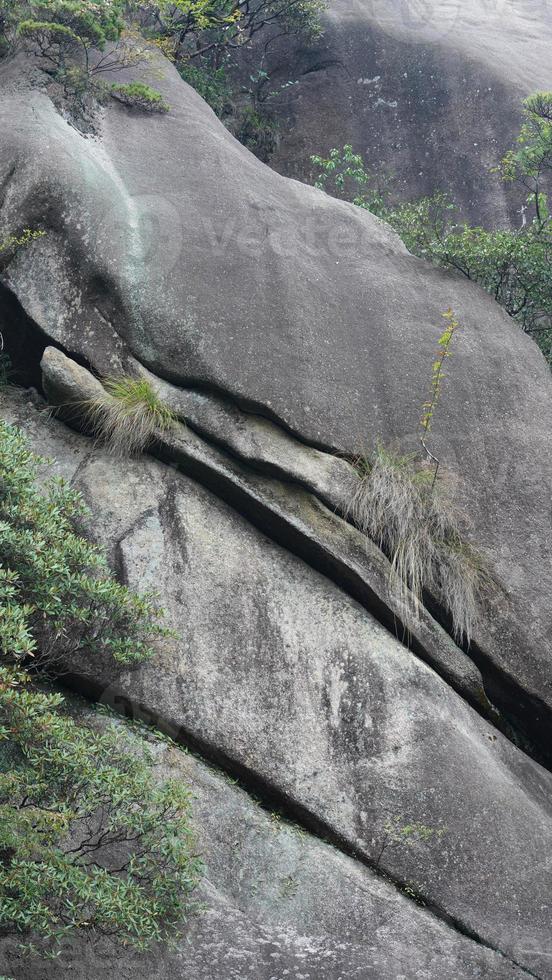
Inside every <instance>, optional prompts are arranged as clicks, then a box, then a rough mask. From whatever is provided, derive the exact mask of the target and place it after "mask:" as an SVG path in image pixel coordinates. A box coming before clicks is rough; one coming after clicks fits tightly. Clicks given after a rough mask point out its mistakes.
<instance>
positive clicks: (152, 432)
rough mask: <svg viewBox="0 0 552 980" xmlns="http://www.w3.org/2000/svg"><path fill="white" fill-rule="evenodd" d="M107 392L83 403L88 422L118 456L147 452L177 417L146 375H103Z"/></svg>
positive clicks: (95, 433) (98, 436) (103, 382)
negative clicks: (111, 376) (110, 376)
mask: <svg viewBox="0 0 552 980" xmlns="http://www.w3.org/2000/svg"><path fill="white" fill-rule="evenodd" d="M102 384H103V387H104V390H105V394H104V395H100V396H99V397H98V398H93V399H89V400H87V401H85V402H83V404H82V408H83V409H84V418H85V422H86V423H87V425H88V426H90V428H91V429H92V431H93V433H94V435H95V436H96V437H97V438H98V439H100V440H101V441H102V442H104V443H105V444H106V445H107V446H108V448H109V450H110V451H111V452H112V453H113V454H114V455H116V456H133V455H136V454H137V453H141V452H144V450H146V449H147V448H148V446H150V445H151V443H152V442H153V440H154V439H155V437H156V435H158V434H159V433H163V432H167V431H168V430H169V429H170V428H171V427H172V426H173V425H174V423H175V421H176V417H175V415H174V413H173V412H172V411H171V409H170V408H169V407H168V406H167V405H165V404H164V403H163V402H162V401H161V399H160V398H159V395H158V394H157V392H156V391H155V389H154V387H153V385H152V384H151V383H150V382H149V381H147V380H146V379H145V378H132V377H129V376H127V375H122V376H120V377H116V378H104V379H103V380H102Z"/></svg>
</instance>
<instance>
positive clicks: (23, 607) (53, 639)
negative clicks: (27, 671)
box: [0, 421, 167, 664]
mask: <svg viewBox="0 0 552 980" xmlns="http://www.w3.org/2000/svg"><path fill="white" fill-rule="evenodd" d="M44 462H45V460H42V459H40V457H37V456H35V455H34V454H33V453H32V452H31V451H30V449H29V448H28V446H27V443H26V440H25V438H24V436H23V434H22V433H21V432H20V431H19V430H18V429H16V428H14V427H13V426H10V425H8V424H7V423H5V422H1V421H0V652H1V654H2V656H3V657H4V658H8V659H9V660H11V661H14V662H22V661H23V662H27V661H28V660H29V658H31V659H32V660H33V661H34V662H40V663H46V664H52V663H56V664H59V663H61V662H66V661H67V660H68V659H69V658H70V657H74V656H75V655H79V656H87V657H89V656H92V655H94V654H96V655H97V654H101V653H105V654H109V655H110V656H111V657H112V658H113V659H114V660H116V661H118V662H119V663H124V664H131V663H135V662H137V661H139V660H143V659H144V658H146V657H148V656H150V655H151V653H152V647H151V642H152V640H154V639H155V638H156V637H159V636H164V635H166V634H167V630H166V629H164V628H163V627H162V625H161V622H160V619H161V616H162V611H161V610H159V609H157V607H156V605H155V602H154V596H152V595H143V596H138V595H134V594H133V593H131V592H130V591H129V590H128V589H126V588H125V587H124V586H122V585H120V584H119V583H118V582H116V581H115V580H114V579H113V578H112V577H111V576H110V575H109V573H108V569H107V564H106V561H105V557H104V556H103V554H102V552H101V551H100V549H99V548H97V547H95V546H94V545H92V544H91V543H90V542H89V541H87V540H86V539H85V538H83V537H81V536H80V535H79V534H77V533H76V531H75V530H74V524H75V521H78V520H79V519H82V517H83V516H85V515H86V513H87V511H86V508H85V506H84V503H83V501H82V499H81V497H80V496H79V494H78V493H76V492H75V491H74V490H72V489H71V488H70V487H68V486H67V485H66V484H65V483H64V482H63V481H60V480H57V481H51V482H50V483H48V484H47V485H46V487H45V488H44V489H43V490H40V489H39V488H38V487H37V485H36V482H35V480H36V476H37V470H38V467H39V466H40V465H41V464H43V463H44Z"/></svg>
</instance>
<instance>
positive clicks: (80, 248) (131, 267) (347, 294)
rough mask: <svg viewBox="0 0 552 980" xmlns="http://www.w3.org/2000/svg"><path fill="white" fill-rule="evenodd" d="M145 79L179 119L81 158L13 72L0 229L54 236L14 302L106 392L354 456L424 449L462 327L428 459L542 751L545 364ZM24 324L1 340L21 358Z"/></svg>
mask: <svg viewBox="0 0 552 980" xmlns="http://www.w3.org/2000/svg"><path fill="white" fill-rule="evenodd" d="M150 70H151V73H152V74H151V79H150V80H153V83H154V84H155V85H156V86H157V87H159V88H161V89H162V90H163V93H164V95H165V96H166V98H167V100H168V102H170V104H171V106H172V108H171V112H170V113H168V114H167V115H166V116H163V117H153V116H152V117H151V118H149V117H148V119H147V120H144V119H143V118H142V117H141V116H138V115H137V114H133V113H129V112H128V111H127V110H126V109H125V108H124V107H123V106H120V105H116V104H113V106H111V107H110V108H109V109H108V110H106V113H105V118H104V120H103V127H102V135H101V138H100V137H98V138H85V137H84V136H83V135H82V134H80V133H79V132H77V131H76V130H75V129H74V128H72V127H71V126H70V125H69V124H68V123H67V122H66V121H65V120H64V119H62V117H61V116H60V115H58V114H57V113H56V111H55V109H54V107H53V106H52V104H51V102H50V101H49V99H48V97H47V96H46V94H45V93H44V92H42V91H39V90H37V89H26V88H25V87H24V86H23V85H22V84H20V85H19V87H17V86H16V85H15V83H16V82H18V80H19V75H18V74H17V72H18V66H17V63H14V62H12V63H10V64H8V63H4V64H3V65H2V67H1V70H0V73H1V78H0V83H1V84H2V86H3V90H4V88H5V91H6V93H7V95H6V98H5V99H3V101H2V105H1V106H0V117H1V118H0V121H1V124H2V132H3V133H4V134H5V138H4V139H3V141H2V146H1V147H0V180H3V181H4V186H5V194H4V197H3V201H2V209H1V214H0V218H1V222H2V227H3V228H4V229H6V230H8V229H10V228H13V227H20V226H25V225H28V226H40V225H42V226H44V228H45V230H46V231H47V235H46V237H45V238H43V239H42V240H40V241H39V242H37V243H35V244H34V245H33V246H32V248H30V249H28V250H26V251H23V252H21V253H20V254H19V255H18V256H17V257H16V258H15V259H14V260H13V261H12V262H10V263H9V266H8V268H7V269H5V270H4V273H3V281H4V283H5V285H6V287H7V288H9V289H10V290H11V291H12V293H13V294H14V295H15V296H16V297H17V298H18V300H19V302H20V303H21V304H22V307H23V308H24V310H25V311H26V313H27V314H28V316H29V317H30V318H31V321H33V322H34V323H36V324H37V325H39V326H40V328H41V330H42V331H43V332H44V334H45V335H46V338H50V341H51V342H53V343H56V344H58V345H60V346H62V347H63V348H64V349H65V350H66V351H67V352H68V353H73V354H74V355H75V356H76V357H77V359H78V360H82V359H83V358H84V359H87V360H88V361H89V362H90V364H91V365H92V367H93V368H94V370H95V371H97V372H99V373H101V374H112V373H113V372H116V371H118V370H121V369H125V370H128V369H131V368H135V366H136V361H139V362H140V363H141V364H142V365H143V366H144V367H147V368H148V369H149V370H150V371H152V372H153V373H154V374H156V375H158V376H159V377H160V378H163V379H164V380H165V381H168V382H171V383H173V384H176V385H178V386H179V387H180V386H182V387H185V388H194V389H199V390H201V391H205V390H208V391H215V393H216V394H218V395H220V396H222V397H223V398H225V399H226V400H230V401H231V402H232V403H233V404H234V405H237V406H238V407H240V408H242V409H243V408H247V409H250V410H251V409H253V410H255V411H256V412H257V413H258V414H260V415H263V416H266V417H269V418H271V419H272V420H275V421H277V422H278V423H279V424H280V425H281V426H282V428H284V429H287V430H288V431H291V432H292V433H295V434H296V435H297V436H298V438H299V440H300V441H301V442H303V443H307V444H309V445H310V446H314V447H315V448H318V449H320V448H328V447H330V448H333V449H337V450H339V451H343V452H347V451H349V452H351V451H356V450H358V449H363V448H364V447H367V448H370V447H371V446H372V445H373V444H374V442H375V441H376V439H377V438H378V437H379V438H381V439H382V440H383V441H384V442H385V443H388V444H392V443H394V442H396V443H397V444H398V445H400V446H401V447H402V448H403V449H409V448H412V447H414V446H416V445H417V424H418V418H419V414H420V405H421V404H422V402H423V401H424V399H425V396H426V391H427V387H428V383H429V376H430V365H431V360H432V352H433V349H434V345H435V341H436V338H437V337H438V335H439V331H440V323H441V312H442V311H443V310H444V309H446V308H447V307H448V306H452V307H453V308H454V309H455V311H456V313H457V315H458V317H459V319H460V322H461V324H462V330H461V331H460V334H459V336H458V338H457V346H456V351H455V356H454V359H453V361H452V362H451V370H450V373H449V377H448V379H447V380H448V386H447V388H446V391H445V392H444V395H443V399H442V402H441V405H440V406H439V416H438V418H437V419H436V423H435V433H434V449H435V451H436V453H437V455H439V456H440V457H441V458H442V461H443V471H446V472H448V474H449V478H450V480H451V482H452V484H453V485H454V486H455V487H456V493H457V498H458V500H459V501H460V502H461V505H462V508H463V511H464V514H465V518H466V522H467V528H466V536H467V537H468V538H469V539H470V540H471V541H472V542H473V543H474V544H475V545H476V546H477V547H478V548H479V549H480V550H481V551H482V552H483V554H484V555H485V556H486V558H487V559H488V562H489V565H490V567H491V570H492V576H493V579H494V582H495V586H496V588H495V590H494V593H493V596H492V598H490V599H489V604H488V609H487V614H486V617H485V618H484V621H483V622H482V624H481V626H480V628H479V629H478V632H477V635H476V637H475V641H476V646H475V649H476V650H479V651H480V654H478V656H480V657H481V663H482V664H484V665H486V667H485V669H487V670H488V671H489V673H493V674H494V676H495V682H494V684H495V688H496V691H497V694H498V695H499V696H500V697H501V698H502V700H503V701H504V703H507V705H508V707H509V709H510V710H512V711H513V712H514V713H515V714H517V715H520V714H523V715H524V722H525V726H526V728H527V729H532V735H533V737H534V738H535V740H537V741H540V743H541V745H546V744H547V743H548V741H549V733H550V731H551V730H552V683H551V668H550V664H551V662H552V660H551V656H550V654H551V636H552V624H551V609H550V602H549V595H550V590H551V588H552V564H551V561H550V553H551V534H552V532H551V526H552V521H551V520H550V514H551V501H550V492H549V487H550V485H551V482H552V453H551V451H550V440H549V432H550V430H551V429H552V379H551V378H550V374H549V372H548V370H547V368H546V365H545V363H544V360H543V358H542V357H541V355H540V353H539V352H538V351H537V349H536V347H535V345H534V344H533V343H532V341H530V340H529V338H528V337H526V336H524V335H522V334H521V333H520V331H519V329H518V328H517V327H516V326H515V325H514V324H513V322H512V321H511V320H510V319H509V318H508V317H507V316H506V315H505V314H504V313H503V312H502V311H501V310H499V308H498V307H497V306H496V304H495V303H494V302H493V301H492V300H491V298H490V297H489V296H487V295H485V294H484V293H482V292H481V291H480V290H479V289H477V288H476V287H474V286H472V285H471V284H469V283H466V282H464V281H461V280H460V279H459V278H457V277H455V276H452V275H449V274H445V273H443V272H439V271H437V270H434V269H431V268H428V267H427V266H426V265H425V264H424V263H423V262H421V261H419V260H417V259H414V258H413V257H411V256H410V255H408V253H407V252H406V251H405V249H404V248H403V246H402V245H401V243H400V242H399V241H398V239H397V238H396V236H395V235H394V234H393V233H392V232H391V231H390V230H389V229H388V228H387V227H386V226H385V225H384V224H383V223H381V222H379V221H378V220H377V219H375V218H373V217H372V216H370V215H369V214H366V213H363V212H362V211H360V210H359V209H355V208H353V207H352V206H351V205H346V204H342V203H339V202H336V201H334V200H332V199H330V198H329V197H327V196H326V195H324V194H323V193H321V192H319V191H316V190H314V189H313V188H309V187H306V186H304V185H301V184H299V183H297V182H295V181H288V180H285V179H284V178H282V177H280V176H279V175H278V174H276V173H274V172H273V171H271V170H270V169H268V168H267V167H265V166H263V165H262V164H260V163H259V162H258V161H257V160H255V158H254V157H252V156H251V154H249V153H248V152H247V151H246V150H245V149H244V148H243V147H241V146H240V145H239V144H237V143H236V142H235V141H234V140H233V139H232V137H231V136H230V135H229V134H228V133H227V132H226V131H225V129H224V128H223V127H222V125H221V124H220V123H219V122H218V121H217V120H216V119H215V117H214V115H213V114H212V113H211V112H210V110H208V109H207V107H206V106H205V104H204V103H203V102H202V100H201V99H200V98H199V96H197V94H195V93H194V92H193V91H191V90H190V89H189V88H188V87H187V86H185V85H184V84H183V83H182V82H181V81H180V79H179V78H178V77H177V75H176V72H175V71H174V70H173V68H172V67H171V66H169V65H166V64H162V65H161V66H160V67H155V66H151V69H150ZM160 73H162V74H163V76H164V77H159V75H160ZM146 77H147V73H146ZM121 79H122V80H124V78H123V76H121V78H120V80H121ZM11 324H12V325H11V328H10V323H9V322H6V323H3V324H1V325H0V328H1V329H2V332H5V334H6V337H7V338H8V339H9V336H10V329H11V332H12V335H13V333H14V332H17V330H18V328H19V324H18V323H17V322H16V321H15V322H14V320H13V318H12V319H11ZM44 334H41V335H40V336H42V337H43V336H44ZM37 366H38V365H37ZM535 419H538V420H539V424H538V426H537V425H536V424H535ZM218 438H220V433H219V437H218ZM233 443H235V438H234V436H232V437H230V438H229V439H228V445H229V446H230V447H231V445H232V444H233ZM470 521H471V528H470V527H469V526H468V525H469V522H470ZM495 700H496V698H495Z"/></svg>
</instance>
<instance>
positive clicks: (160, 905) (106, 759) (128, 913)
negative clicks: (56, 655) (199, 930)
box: [0, 667, 200, 955]
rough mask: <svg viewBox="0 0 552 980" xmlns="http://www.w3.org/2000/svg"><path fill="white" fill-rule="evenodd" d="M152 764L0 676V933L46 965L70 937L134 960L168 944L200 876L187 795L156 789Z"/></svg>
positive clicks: (114, 735) (18, 677)
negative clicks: (109, 946) (133, 953)
mask: <svg viewBox="0 0 552 980" xmlns="http://www.w3.org/2000/svg"><path fill="white" fill-rule="evenodd" d="M152 761H153V760H152V757H151V755H150V754H149V753H148V752H147V750H146V749H145V748H143V749H142V750H141V751H138V750H137V746H136V742H135V740H133V741H132V742H131V741H130V739H129V738H128V736H127V737H125V733H124V729H123V728H122V726H118V727H113V729H111V730H107V731H105V732H103V733H99V732H96V731H94V730H92V729H91V728H89V727H86V726H83V725H78V724H76V723H75V722H74V721H73V720H72V719H71V718H70V717H69V716H68V715H67V714H66V713H65V712H64V711H63V698H62V697H61V696H60V695H59V694H51V693H46V692H44V691H39V690H36V689H33V688H32V687H31V685H30V678H29V676H28V675H26V674H24V673H23V672H21V671H19V670H16V669H14V668H10V667H2V668H0V853H1V854H2V862H1V864H0V927H2V928H4V929H10V930H15V931H17V932H19V933H21V934H22V936H24V937H26V938H27V939H30V940H31V941H32V942H31V946H30V948H31V949H34V950H38V951H40V952H43V953H50V955H52V954H53V955H55V953H56V950H57V949H58V948H59V944H60V943H61V941H62V940H63V939H65V938H66V937H67V936H69V935H70V934H71V933H73V932H75V931H78V930H91V929H96V930H98V931H100V932H101V933H102V934H103V935H108V936H112V937H113V938H115V939H117V940H119V941H122V942H123V943H124V944H125V945H131V946H134V947H136V948H138V949H145V948H147V947H148V946H149V945H150V944H151V943H152V942H156V941H159V940H162V939H167V938H168V937H170V935H171V934H172V933H173V931H174V930H175V928H176V927H177V926H178V925H179V924H180V923H182V921H183V917H184V916H185V915H186V913H188V912H189V911H190V910H191V905H190V895H191V892H192V890H193V888H194V887H195V885H196V883H197V880H198V875H199V870H200V866H199V862H198V860H197V858H196V857H195V855H194V838H193V834H192V832H191V829H190V821H189V792H188V790H187V789H186V788H185V787H184V786H183V785H182V784H181V783H177V782H175V781H171V782H167V783H165V784H164V785H160V784H158V783H156V781H155V780H154V777H153V773H152ZM37 944H38V945H37Z"/></svg>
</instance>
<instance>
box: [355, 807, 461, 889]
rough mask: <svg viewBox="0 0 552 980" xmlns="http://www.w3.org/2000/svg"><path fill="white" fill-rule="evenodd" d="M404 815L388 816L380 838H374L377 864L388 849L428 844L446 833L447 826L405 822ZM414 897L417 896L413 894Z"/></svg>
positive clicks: (376, 864) (377, 865)
mask: <svg viewBox="0 0 552 980" xmlns="http://www.w3.org/2000/svg"><path fill="white" fill-rule="evenodd" d="M403 819H404V818H403V817H397V816H393V817H388V818H387V820H386V821H385V823H384V825H383V828H382V831H381V834H380V835H378V836H379V839H378V840H374V841H373V844H374V845H375V854H374V860H375V866H376V867H379V865H380V864H381V860H382V858H383V855H384V853H385V852H386V851H388V850H395V849H401V848H405V847H406V848H415V847H418V846H420V845H423V844H428V843H429V842H430V841H432V840H435V839H437V840H440V839H441V837H443V835H444V834H445V833H446V828H445V827H428V826H427V824H423V823H418V822H416V821H408V822H406V823H404V822H403ZM412 897H415V895H414V894H413V895H412Z"/></svg>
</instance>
